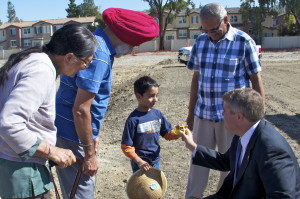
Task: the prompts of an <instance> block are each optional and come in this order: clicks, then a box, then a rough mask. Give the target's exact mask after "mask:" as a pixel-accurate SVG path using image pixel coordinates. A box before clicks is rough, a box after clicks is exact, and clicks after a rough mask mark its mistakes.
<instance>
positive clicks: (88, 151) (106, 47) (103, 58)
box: [55, 8, 159, 199]
mask: <svg viewBox="0 0 300 199" xmlns="http://www.w3.org/2000/svg"><path fill="white" fill-rule="evenodd" d="M102 17H103V20H104V22H105V24H106V28H105V29H104V30H101V29H98V28H97V29H96V31H95V32H94V35H95V37H96V39H97V41H98V48H97V50H96V52H95V54H94V57H93V60H92V62H90V61H88V60H85V59H81V58H80V57H78V59H79V60H80V61H82V62H83V63H84V65H85V66H86V69H85V70H82V71H80V72H78V73H77V74H76V75H75V77H73V78H71V77H67V76H61V79H60V87H59V89H58V91H57V95H56V121H55V124H56V126H57V137H58V138H57V144H56V145H57V146H59V147H62V148H68V149H71V150H72V151H73V153H74V154H75V156H77V157H79V158H80V159H82V161H83V168H84V169H83V174H84V175H82V177H81V179H80V182H79V186H78V188H77V191H76V196H75V198H82V199H84V198H87V199H93V198H94V182H93V180H92V176H94V175H95V174H96V173H97V170H98V167H99V165H98V161H97V157H96V154H97V151H98V143H99V138H98V136H99V133H100V127H101V124H102V121H103V117H104V114H105V112H106V110H107V106H108V101H109V98H110V91H111V85H112V65H113V62H114V57H120V56H122V55H126V54H129V53H131V51H132V50H133V47H134V46H139V45H140V44H142V43H144V42H147V41H150V40H152V39H154V38H155V37H157V35H158V33H159V27H158V24H157V22H156V21H155V20H154V19H153V18H152V17H151V16H149V15H147V14H145V13H142V12H137V11H133V10H127V9H122V8H109V9H106V10H105V11H104V12H103V14H102ZM77 170H78V167H77V165H76V164H73V165H72V166H69V167H67V168H65V169H60V168H57V173H58V178H59V181H60V186H61V190H62V194H63V198H68V197H69V195H70V192H71V189H72V184H73V182H74V179H75V176H76V172H77Z"/></svg>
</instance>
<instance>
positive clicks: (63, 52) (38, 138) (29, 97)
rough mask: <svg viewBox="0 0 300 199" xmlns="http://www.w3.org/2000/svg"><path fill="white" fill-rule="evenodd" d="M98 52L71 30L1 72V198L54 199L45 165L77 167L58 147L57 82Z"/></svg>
mask: <svg viewBox="0 0 300 199" xmlns="http://www.w3.org/2000/svg"><path fill="white" fill-rule="evenodd" d="M96 46H97V41H96V40H95V38H94V36H93V34H92V33H91V32H90V31H89V30H88V29H86V28H84V27H83V26H81V25H79V24H69V25H65V26H64V27H62V28H61V29H59V30H57V31H56V32H55V33H54V34H53V36H52V38H51V40H50V42H49V43H48V44H46V45H45V46H43V47H42V48H37V47H34V48H29V49H26V50H24V51H21V52H19V53H17V54H13V55H11V56H10V57H9V59H8V61H7V63H6V64H5V65H4V66H3V67H2V68H1V69H0V93H1V96H0V171H1V172H0V173H1V174H0V196H1V197H2V198H50V194H49V190H50V189H51V188H52V187H53V183H52V180H51V175H50V172H49V167H48V166H47V165H48V164H47V163H48V161H47V160H51V161H53V162H55V163H56V164H57V165H58V167H60V168H65V167H67V166H69V165H71V164H73V163H74V162H75V161H76V158H75V156H74V154H73V153H72V151H71V150H66V149H62V148H58V147H55V143H56V127H55V125H54V119H55V92H56V82H55V80H56V77H57V75H58V74H65V75H68V76H71V77H72V76H74V75H75V74H76V72H77V71H79V70H82V69H85V68H86V67H88V65H89V63H91V61H92V58H93V54H94V52H95V50H96Z"/></svg>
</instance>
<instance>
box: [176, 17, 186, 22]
mask: <svg viewBox="0 0 300 199" xmlns="http://www.w3.org/2000/svg"><path fill="white" fill-rule="evenodd" d="M178 22H179V24H184V23H186V19H185V17H178Z"/></svg>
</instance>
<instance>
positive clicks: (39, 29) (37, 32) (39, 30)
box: [34, 26, 42, 34]
mask: <svg viewBox="0 0 300 199" xmlns="http://www.w3.org/2000/svg"><path fill="white" fill-rule="evenodd" d="M34 32H35V34H42V27H41V26H39V27H34Z"/></svg>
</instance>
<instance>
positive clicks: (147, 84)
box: [134, 76, 159, 95]
mask: <svg viewBox="0 0 300 199" xmlns="http://www.w3.org/2000/svg"><path fill="white" fill-rule="evenodd" d="M151 87H159V84H158V83H157V82H156V81H155V80H154V79H152V78H151V77H149V76H143V77H140V78H139V79H137V80H136V81H135V82H134V93H139V94H141V95H143V94H144V93H145V92H146V91H147V90H148V89H149V88H151Z"/></svg>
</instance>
